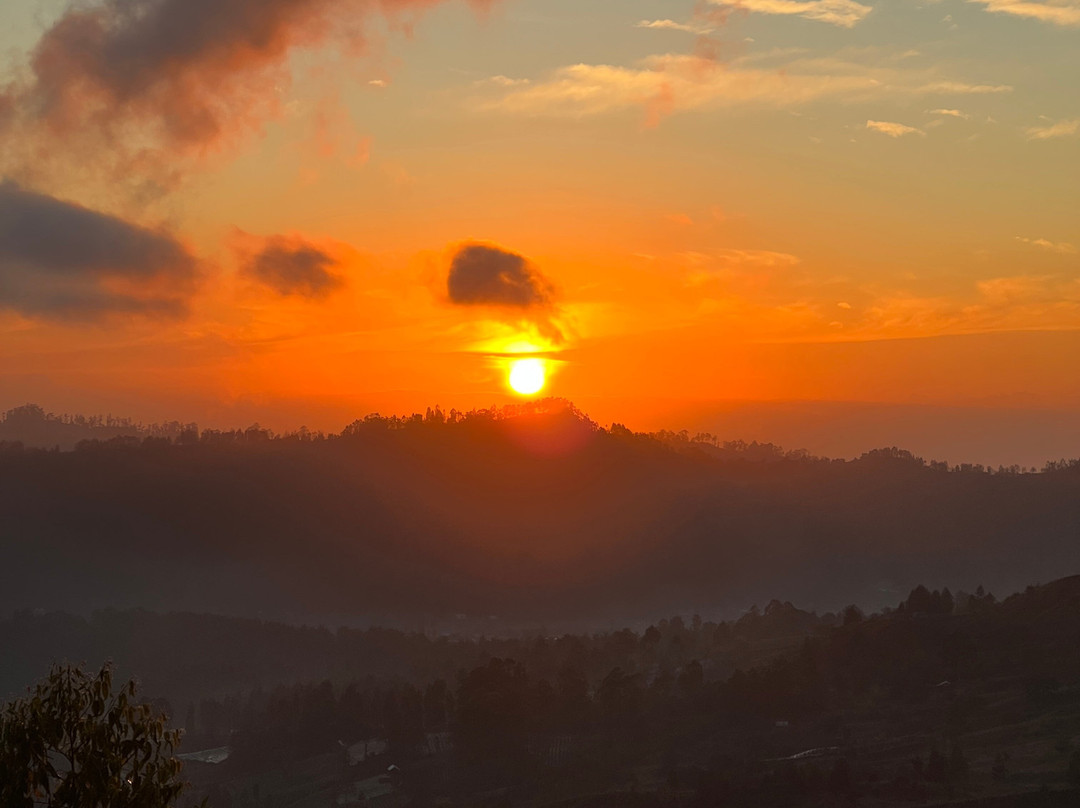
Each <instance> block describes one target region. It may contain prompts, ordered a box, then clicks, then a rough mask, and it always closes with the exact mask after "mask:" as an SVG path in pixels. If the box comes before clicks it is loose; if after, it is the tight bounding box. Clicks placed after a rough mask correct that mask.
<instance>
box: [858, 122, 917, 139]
mask: <svg viewBox="0 0 1080 808" xmlns="http://www.w3.org/2000/svg"><path fill="white" fill-rule="evenodd" d="M866 128H867V129H871V130H873V131H875V132H881V134H883V135H888V136H889V137H903V136H904V135H925V134H926V132H924V131H923V130H922V129H916V128H915V127H914V126H906V125H905V124H902V123H893V122H892V121H867V122H866Z"/></svg>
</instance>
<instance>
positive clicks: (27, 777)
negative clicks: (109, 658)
mask: <svg viewBox="0 0 1080 808" xmlns="http://www.w3.org/2000/svg"><path fill="white" fill-rule="evenodd" d="M180 734H181V733H180V731H179V730H168V729H166V717H165V716H163V715H155V714H154V713H153V710H152V709H151V708H150V706H149V705H146V704H140V703H139V702H138V701H137V700H136V696H135V683H134V682H133V681H130V682H128V683H127V684H125V685H124V686H122V687H121V688H120V689H119V690H118V691H116V692H113V686H112V671H111V669H110V667H109V666H108V665H106V666H105V667H103V668H102V669H101V670H100V671H99V672H98V673H97V674H96V675H91V674H88V673H86V672H84V671H83V670H82V669H80V668H78V667H74V666H70V665H59V666H54V667H53V669H52V671H51V672H50V674H49V676H48V677H47V678H46V679H45V680H44V681H42V682H39V683H38V684H37V685H36V686H35V687H34V688H33V689H32V690H31V691H30V693H29V694H28V696H27V697H26V698H23V699H20V700H18V701H15V702H12V703H10V704H8V705H7V706H6V707H5V708H4V710H3V713H2V714H0V805H3V806H5V808H6V807H7V806H10V807H11V808H30V807H31V806H49V808H52V806H56V807H57V808H59V806H64V808H94V807H96V806H109V808H128V807H129V806H130V808H158V807H159V806H160V807H161V808H164V806H168V805H171V804H172V803H173V801H174V800H175V799H176V798H177V797H178V796H179V795H180V793H181V792H182V791H183V789H184V784H183V782H182V781H181V780H180V769H181V763H180V761H179V760H177V759H176V758H175V757H174V756H173V750H174V749H175V748H176V746H177V745H178V744H179V742H180Z"/></svg>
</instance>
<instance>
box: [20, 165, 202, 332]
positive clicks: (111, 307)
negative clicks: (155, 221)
mask: <svg viewBox="0 0 1080 808" xmlns="http://www.w3.org/2000/svg"><path fill="white" fill-rule="evenodd" d="M196 268H197V262H196V260H195V258H194V257H193V256H192V255H191V253H190V252H188V250H187V248H185V247H184V245H182V244H181V243H180V242H178V241H177V240H176V239H174V238H173V237H172V236H170V235H168V234H167V233H163V232H160V231H156V230H150V229H147V228H144V227H140V226H138V225H135V224H132V223H130V222H127V221H124V220H123V219H118V218H116V217H115V216H110V215H108V214H104V213H99V212H97V211H93V210H90V209H89V208H84V207H82V206H80V205H76V204H74V203H71V202H65V201H63V200H60V199H56V198H55V197H51V196H47V195H45V194H41V193H37V192H35V191H31V190H28V189H25V188H23V187H22V186H20V185H18V184H17V183H14V182H10V181H5V182H0V309H3V308H7V309H14V310H16V311H19V312H21V313H23V314H29V315H42V316H51V317H59V318H72V319H85V318H93V317H97V316H100V315H103V314H108V313H144V314H154V315H175V314H179V313H182V312H183V311H184V309H185V297H186V294H187V292H189V291H190V289H191V286H192V283H193V282H194V279H195V274H196Z"/></svg>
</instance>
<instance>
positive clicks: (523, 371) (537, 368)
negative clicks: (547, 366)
mask: <svg viewBox="0 0 1080 808" xmlns="http://www.w3.org/2000/svg"><path fill="white" fill-rule="evenodd" d="M545 375H546V374H545V372H544V363H543V362H542V361H541V360H539V359H517V360H515V361H514V362H512V363H511V364H510V387H511V389H512V390H513V391H514V392H515V393H518V394H519V395H522V396H531V395H533V394H534V393H539V392H540V391H541V390H542V389H543V388H544V381H545Z"/></svg>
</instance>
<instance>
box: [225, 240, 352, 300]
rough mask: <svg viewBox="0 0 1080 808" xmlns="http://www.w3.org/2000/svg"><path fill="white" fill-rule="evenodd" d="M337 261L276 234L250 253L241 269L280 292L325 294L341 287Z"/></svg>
mask: <svg viewBox="0 0 1080 808" xmlns="http://www.w3.org/2000/svg"><path fill="white" fill-rule="evenodd" d="M337 266H338V260H337V259H336V258H334V257H333V256H332V255H330V254H329V253H327V252H325V251H323V250H320V249H319V248H318V247H315V246H313V245H311V244H308V243H306V242H304V241H301V240H299V239H295V240H290V239H287V238H284V237H281V236H275V237H273V238H269V239H267V240H266V243H265V245H264V246H263V247H262V249H261V250H260V251H259V252H257V253H256V254H254V255H253V256H251V258H250V259H249V260H248V261H247V262H246V264H245V266H244V271H245V272H246V273H247V274H248V275H250V276H251V277H253V278H256V279H257V280H258V281H259V282H260V283H263V284H265V285H266V286H269V287H270V288H271V289H274V290H275V291H277V292H280V293H281V294H283V295H303V296H305V297H324V296H326V295H328V294H330V293H331V292H333V291H334V290H335V289H338V288H339V287H341V285H342V283H343V281H342V279H341V276H340V275H338V274H337V273H336V272H334V271H333V270H334V269H335V268H336V267H337Z"/></svg>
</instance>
